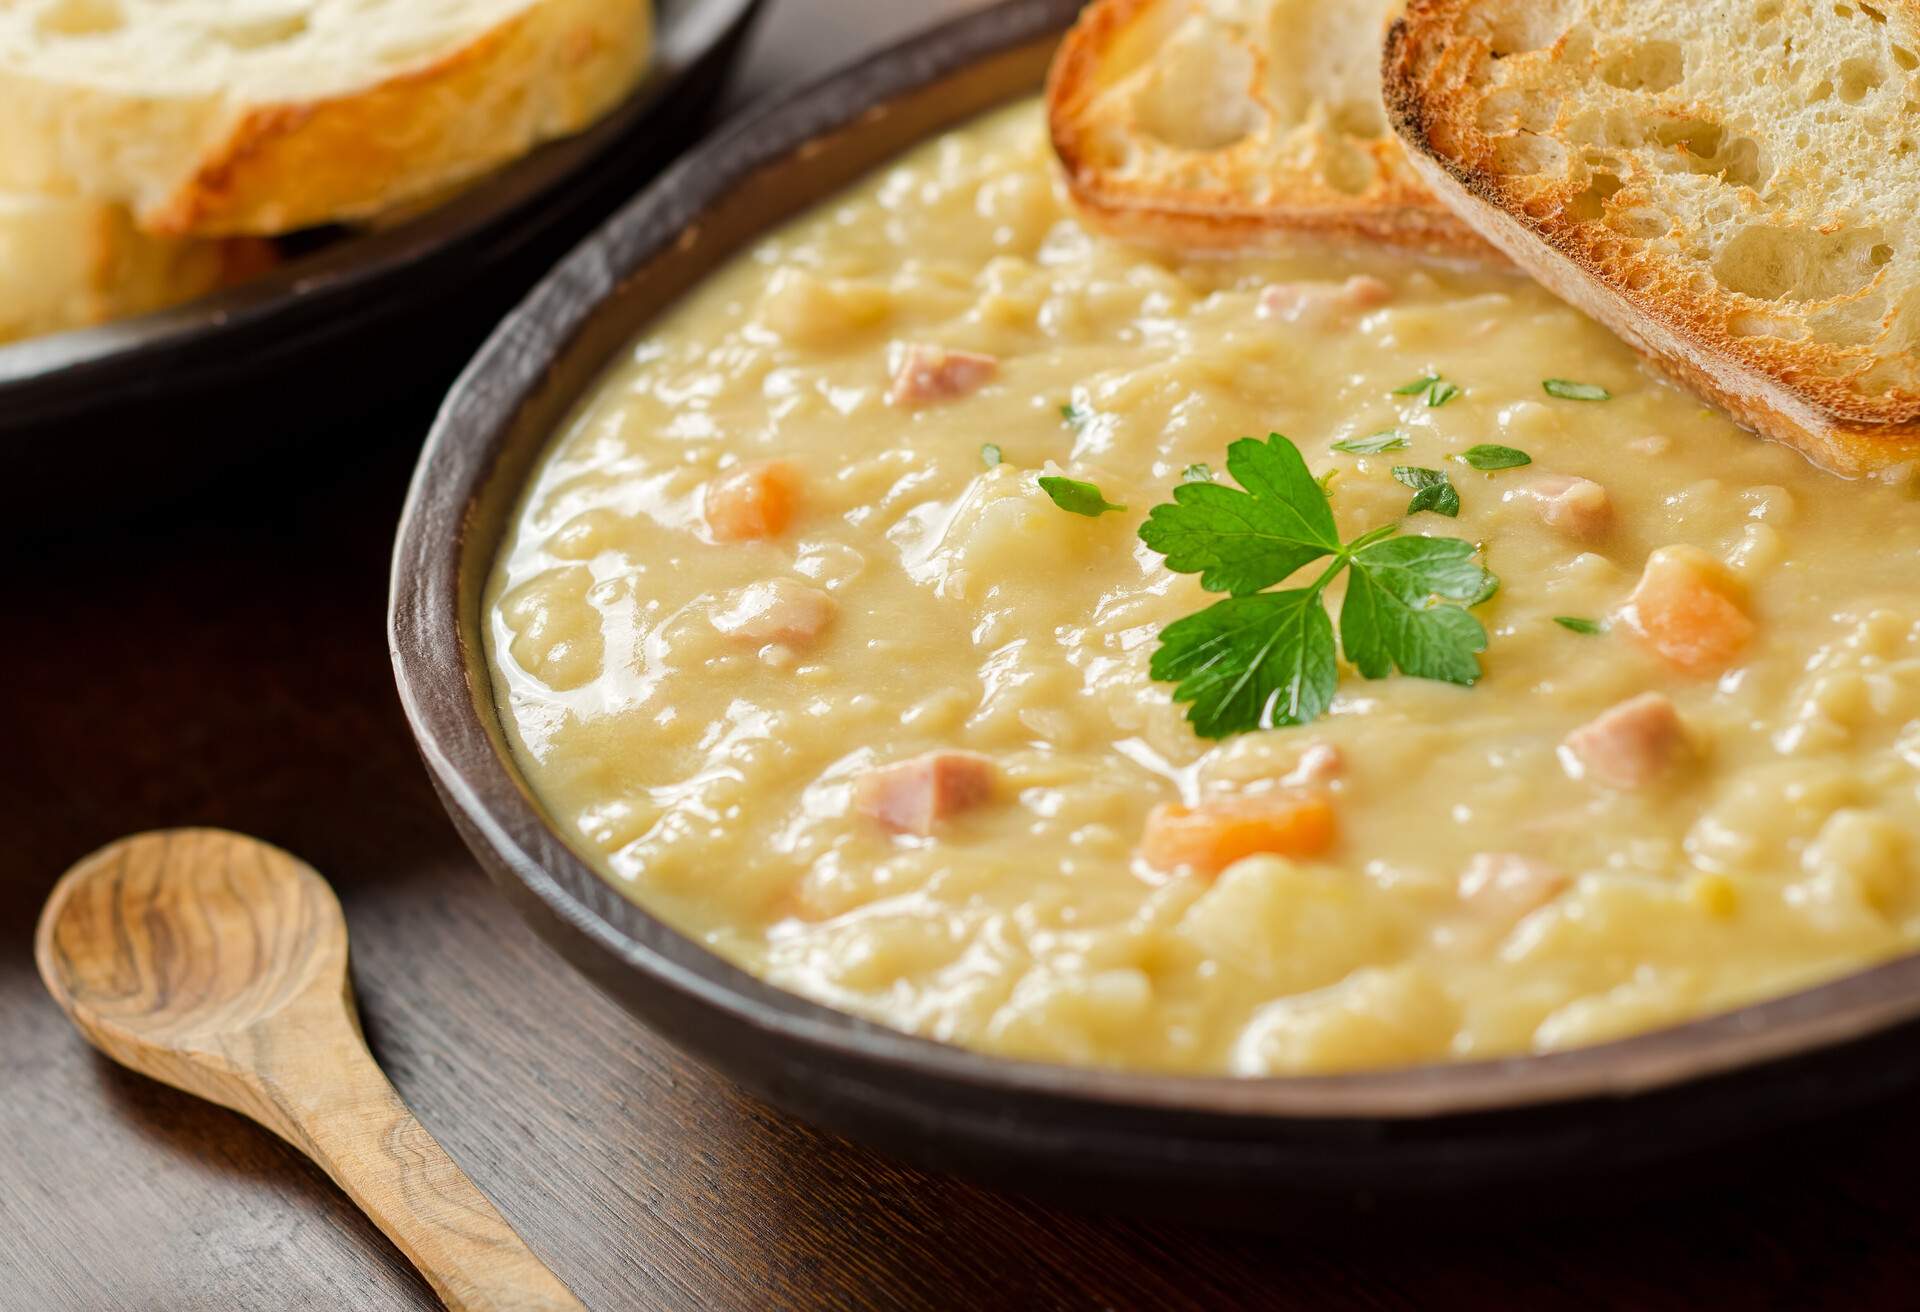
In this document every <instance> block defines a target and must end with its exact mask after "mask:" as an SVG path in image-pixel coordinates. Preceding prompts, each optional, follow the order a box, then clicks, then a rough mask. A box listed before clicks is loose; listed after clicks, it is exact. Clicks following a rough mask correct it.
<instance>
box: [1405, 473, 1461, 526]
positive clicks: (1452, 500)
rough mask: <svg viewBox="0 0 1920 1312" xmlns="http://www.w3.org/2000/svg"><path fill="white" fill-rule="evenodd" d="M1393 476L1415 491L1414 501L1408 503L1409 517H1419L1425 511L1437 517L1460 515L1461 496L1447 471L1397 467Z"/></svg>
mask: <svg viewBox="0 0 1920 1312" xmlns="http://www.w3.org/2000/svg"><path fill="white" fill-rule="evenodd" d="M1393 476H1394V477H1395V478H1396V479H1398V480H1399V481H1400V482H1402V483H1404V484H1405V485H1406V486H1408V487H1410V488H1412V489H1413V500H1412V501H1410V502H1408V503H1407V513H1408V514H1409V515H1417V514H1419V513H1420V512H1421V511H1423V510H1431V511H1432V512H1433V513H1434V514H1436V515H1446V516H1447V517H1449V518H1455V517H1457V516H1458V515H1459V514H1460V494H1459V493H1458V492H1456V491H1454V489H1453V483H1452V482H1451V481H1450V480H1449V479H1448V478H1447V475H1446V471H1445V470H1441V469H1423V468H1421V467H1420V466H1418V465H1395V466H1394V467H1393Z"/></svg>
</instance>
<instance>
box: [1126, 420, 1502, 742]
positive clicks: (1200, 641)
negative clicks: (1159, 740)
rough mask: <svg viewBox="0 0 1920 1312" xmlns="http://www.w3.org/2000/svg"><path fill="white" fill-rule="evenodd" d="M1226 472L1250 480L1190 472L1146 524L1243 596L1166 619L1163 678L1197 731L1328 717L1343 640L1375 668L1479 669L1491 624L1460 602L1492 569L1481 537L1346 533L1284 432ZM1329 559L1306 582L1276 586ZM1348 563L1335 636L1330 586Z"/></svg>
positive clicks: (1157, 656)
mask: <svg viewBox="0 0 1920 1312" xmlns="http://www.w3.org/2000/svg"><path fill="white" fill-rule="evenodd" d="M1227 472H1228V473H1230V474H1231V475H1232V476H1233V478H1234V480H1235V481H1236V482H1237V483H1239V485H1240V488H1233V487H1226V486H1222V485H1220V484H1216V483H1186V484H1182V485H1181V486H1179V487H1176V488H1175V489H1174V492H1173V502H1172V503H1171V504H1168V505H1160V506H1155V507H1154V508H1153V510H1152V512H1151V513H1150V514H1149V515H1148V516H1147V520H1146V522H1145V523H1144V524H1142V525H1141V526H1140V538H1141V540H1142V541H1143V542H1145V543H1146V544H1147V546H1149V547H1151V548H1152V549H1153V550H1155V551H1157V552H1159V553H1160V554H1161V555H1163V556H1165V557H1166V560H1167V568H1169V569H1171V570H1173V571H1175V572H1176V573H1181V574H1198V575H1199V576H1200V586H1201V587H1203V588H1205V589H1206V590H1207V591H1209V592H1225V593H1229V594H1231V595H1230V596H1229V597H1228V598H1227V599H1226V600H1224V601H1219V602H1216V603H1215V604H1214V605H1212V606H1210V607H1208V608H1207V609H1206V610H1203V611H1201V612H1199V613H1198V614H1196V615H1189V616H1188V617H1187V618H1185V619H1182V620H1176V621H1175V622H1174V623H1172V624H1169V625H1168V626H1167V627H1166V628H1165V629H1163V630H1161V633H1160V646H1159V649H1158V650H1156V651H1155V652H1154V655H1153V662H1152V666H1151V673H1152V676H1153V677H1154V678H1155V679H1157V680H1160V681H1162V682H1166V683H1172V684H1174V685H1176V686H1175V688H1174V691H1173V698H1174V700H1175V701H1176V702H1185V703H1190V706H1189V708H1188V711H1187V720H1188V722H1189V723H1191V724H1192V725H1193V728H1194V731H1195V732H1196V733H1198V734H1200V735H1201V736H1202V737H1205V738H1224V737H1227V736H1228V735H1230V734H1235V733H1244V732H1246V731H1248V730H1252V729H1266V728H1276V727H1279V726H1283V725H1291V724H1305V723H1306V722H1307V721H1309V720H1312V719H1314V718H1316V717H1318V716H1319V715H1321V714H1322V713H1323V712H1325V711H1326V709H1327V707H1328V706H1329V705H1331V704H1332V701H1333V693H1334V687H1335V684H1336V683H1337V682H1338V679H1339V668H1338V664H1337V661H1338V654H1339V652H1340V651H1344V652H1345V653H1346V657H1347V659H1348V660H1349V661H1351V662H1352V663H1353V664H1354V665H1355V666H1356V667H1357V668H1358V669H1359V671H1360V673H1361V674H1362V675H1363V676H1365V677H1366V678H1369V679H1378V678H1384V677H1386V676H1387V675H1388V674H1390V673H1392V672H1393V671H1394V670H1395V669H1398V670H1399V671H1401V672H1402V673H1404V674H1411V675H1416V676H1418V677H1421V678H1430V679H1441V680H1445V681H1446V682H1449V683H1457V684H1462V685H1471V684H1472V683H1474V682H1475V681H1476V680H1477V679H1478V678H1479V677H1480V663H1479V661H1478V660H1477V659H1476V656H1477V654H1478V653H1479V652H1482V651H1484V650H1486V645H1487V635H1486V631H1485V630H1484V629H1482V628H1481V627H1480V623H1479V621H1478V620H1476V619H1474V618H1473V617H1472V616H1471V615H1469V614H1467V612H1466V611H1465V610H1464V609H1462V606H1461V605H1460V604H1459V603H1464V602H1466V601H1468V600H1469V599H1470V598H1474V597H1478V596H1481V595H1483V594H1484V593H1485V592H1486V590H1487V586H1488V580H1489V579H1490V578H1491V575H1489V574H1488V572H1487V571H1486V570H1484V569H1482V568H1481V567H1480V566H1479V565H1476V564H1474V563H1473V561H1472V560H1471V559H1469V557H1471V556H1472V555H1473V554H1474V551H1475V547H1474V544H1472V543H1471V542H1464V541H1461V540H1459V539H1457V538H1428V537H1406V538H1395V537H1393V534H1394V533H1395V532H1397V531H1398V527H1399V526H1398V525H1392V524H1390V525H1387V526H1385V527H1383V528H1378V529H1375V530H1373V531H1372V532H1370V533H1364V534H1362V535H1361V536H1359V537H1357V538H1355V539H1354V540H1353V541H1351V542H1347V543H1344V544H1343V543H1342V542H1341V541H1340V534H1339V530H1338V528H1337V527H1336V526H1335V524H1334V520H1333V511H1332V509H1331V508H1330V507H1329V506H1328V504H1327V499H1326V497H1325V496H1323V495H1321V491H1320V489H1319V487H1318V486H1317V483H1316V480H1315V479H1314V477H1313V475H1312V473H1311V472H1309V470H1308V469H1307V463H1306V461H1305V460H1304V459H1302V458H1301V455H1300V451H1299V449H1298V448H1297V447H1295V446H1294V445H1293V443H1291V442H1289V441H1288V440H1287V439H1286V438H1284V437H1281V436H1280V435H1279V434H1278V433H1275V434H1273V435H1272V436H1270V437H1269V438H1268V439H1267V440H1266V441H1265V442H1261V441H1258V440H1256V439H1254V438H1244V439H1242V440H1241V441H1238V442H1235V443H1234V444H1233V445H1232V446H1231V447H1229V448H1228V449H1227ZM1240 489H1245V490H1244V491H1242V490H1240ZM1326 557H1332V560H1331V562H1330V563H1329V564H1328V565H1327V567H1326V568H1325V569H1324V570H1323V571H1322V572H1321V574H1320V576H1319V577H1318V578H1317V579H1315V580H1314V581H1313V582H1312V583H1311V584H1309V585H1308V586H1307V587H1304V588H1294V589H1289V590H1286V591H1281V592H1267V591H1263V589H1266V588H1269V587H1271V586H1273V585H1274V584H1276V583H1279V582H1281V581H1283V580H1285V579H1287V578H1289V577H1291V576H1292V575H1293V574H1294V573H1295V572H1297V571H1298V570H1299V569H1300V568H1301V567H1302V566H1305V565H1308V564H1311V563H1312V562H1314V561H1316V560H1321V559H1324V558H1326ZM1343 570H1344V571H1346V573H1347V597H1346V602H1345V604H1344V605H1343V606H1342V607H1341V611H1340V633H1339V641H1338V644H1337V646H1336V642H1335V638H1334V626H1333V622H1332V620H1331V619H1330V618H1329V616H1328V614H1327V609H1326V604H1325V592H1326V589H1327V586H1328V585H1329V584H1330V583H1332V582H1333V580H1334V579H1335V578H1337V577H1338V576H1339V575H1340V573H1341V572H1342V571H1343ZM1449 602H1451V603H1455V604H1451V605H1450V604H1447V603H1449Z"/></svg>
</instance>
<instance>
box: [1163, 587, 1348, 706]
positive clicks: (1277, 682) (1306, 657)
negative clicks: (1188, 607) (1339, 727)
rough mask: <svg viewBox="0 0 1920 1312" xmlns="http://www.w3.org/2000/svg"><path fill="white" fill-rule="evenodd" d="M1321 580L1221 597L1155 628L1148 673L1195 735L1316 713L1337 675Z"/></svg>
mask: <svg viewBox="0 0 1920 1312" xmlns="http://www.w3.org/2000/svg"><path fill="white" fill-rule="evenodd" d="M1320 593H1321V585H1319V584H1315V585H1314V586H1313V587H1311V588H1297V589H1294V590H1292V591H1289V592H1262V593H1259V594H1257V595H1255V596H1251V597H1229V598H1227V599H1226V600H1225V601H1220V602H1216V603H1214V604H1213V605H1211V606H1209V607H1207V609H1205V610H1203V611H1201V612H1200V613H1199V614H1197V615H1189V616H1187V618H1185V619H1183V620H1175V621H1174V622H1173V623H1172V624H1169V625H1168V626H1167V627H1166V628H1165V629H1163V630H1161V632H1160V647H1159V649H1158V650H1157V651H1155V652H1154V653H1153V661H1152V664H1151V667H1150V673H1151V674H1152V676H1153V677H1154V678H1155V679H1157V680H1159V681H1161V682H1163V683H1172V684H1174V685H1176V686H1175V687H1174V690H1173V699H1174V700H1175V701H1176V702H1190V703H1192V706H1191V708H1190V709H1189V710H1188V712H1187V720H1188V722H1189V723H1191V724H1192V725H1193V729H1194V732H1195V733H1197V734H1199V735H1200V736H1201V737H1202V738H1225V737H1227V736H1228V735H1229V734H1235V733H1244V732H1246V731H1247V730H1249V729H1274V728H1280V727H1282V726H1285V725H1292V724H1305V723H1307V722H1308V721H1309V720H1314V719H1317V718H1319V717H1320V716H1321V715H1322V714H1324V713H1325V712H1326V709H1327V707H1328V706H1330V705H1332V703H1333V690H1334V686H1335V684H1336V683H1337V682H1338V681H1339V669H1338V666H1337V665H1336V664H1335V660H1334V644H1333V622H1332V621H1331V620H1329V619H1328V618H1327V610H1326V607H1325V606H1324V605H1323V604H1321V600H1320Z"/></svg>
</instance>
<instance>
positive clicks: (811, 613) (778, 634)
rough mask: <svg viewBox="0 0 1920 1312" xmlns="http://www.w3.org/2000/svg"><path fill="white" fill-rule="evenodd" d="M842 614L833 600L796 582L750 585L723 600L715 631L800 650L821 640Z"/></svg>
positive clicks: (715, 613)
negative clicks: (823, 632)
mask: <svg viewBox="0 0 1920 1312" xmlns="http://www.w3.org/2000/svg"><path fill="white" fill-rule="evenodd" d="M837 610H839V606H838V605H836V604H835V602H834V600H833V598H832V597H829V596H828V595H827V594H826V593H824V592H822V591H820V589H818V588H811V587H808V586H807V585H806V584H804V583H796V582H795V581H794V580H792V579H767V580H765V581H764V582H761V583H749V584H748V585H747V586H746V587H744V588H737V589H735V590H734V591H732V592H729V593H728V594H727V595H726V596H725V597H723V598H721V602H720V605H719V607H718V608H716V609H715V610H714V611H713V612H712V616H711V618H712V620H713V627H714V628H716V629H718V630H719V631H720V632H721V633H724V634H726V635H727V636H728V637H729V638H739V639H741V640H742V641H744V642H750V643H753V644H754V645H755V646H762V645H764V644H766V643H769V642H777V643H780V644H782V645H784V646H788V647H800V646H804V645H806V644H807V643H810V642H812V641H813V640H814V639H815V638H817V637H819V636H820V630H822V629H824V628H826V627H827V625H828V624H830V623H831V622H832V621H833V616H834V612H835V611H837Z"/></svg>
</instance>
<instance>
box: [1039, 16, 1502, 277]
mask: <svg viewBox="0 0 1920 1312" xmlns="http://www.w3.org/2000/svg"><path fill="white" fill-rule="evenodd" d="M1397 8H1398V0H1097V3H1095V4H1092V5H1089V6H1088V7H1087V9H1086V11H1085V12H1084V13H1082V14H1081V16H1080V21H1079V22H1078V24H1076V25H1075V27H1074V28H1073V30H1072V31H1071V32H1069V33H1068V34H1067V36H1066V39H1065V41H1064V42H1063V43H1062V45H1061V46H1060V49H1059V52H1058V53H1057V54H1056V55H1055V56H1054V61H1053V70H1052V74H1051V76H1050V77H1049V79H1048V85H1047V111H1048V117H1049V120H1050V123H1051V127H1052V132H1053V144H1054V149H1055V151H1056V153H1057V154H1058V155H1059V157H1060V161H1061V163H1062V164H1063V165H1064V166H1065V170H1066V178H1067V183H1068V187H1069V189H1070V190H1071V192H1072V194H1073V197H1074V200H1075V201H1076V203H1077V204H1078V205H1079V207H1080V209H1081V210H1082V212H1083V213H1084V214H1085V215H1086V217H1087V218H1088V219H1089V220H1090V221H1092V222H1093V223H1094V224H1095V225H1096V226H1099V227H1101V228H1102V229H1104V230H1106V231H1108V232H1110V233H1112V234H1113V235H1115V236H1119V237H1121V238H1124V239H1128V240H1132V241H1138V242H1142V243H1145V244H1149V245H1158V246H1165V247H1174V248H1179V249H1183V250H1202V251H1237V250H1246V249H1249V248H1258V247H1259V246H1261V245H1262V244H1264V243H1267V242H1270V241H1272V240H1274V239H1276V238H1277V237H1279V236H1282V235H1284V234H1288V233H1295V232H1299V231H1303V230H1304V231H1312V232H1320V233H1330V234H1352V235H1359V236H1363V237H1367V238H1371V239H1374V240H1378V241H1388V242H1394V243H1397V244H1400V245H1405V246H1415V247H1429V248H1446V249H1456V250H1462V251H1469V252H1472V253H1475V254H1479V255H1485V256H1492V254H1493V252H1491V251H1490V250H1488V249H1487V247H1486V246H1485V245H1484V244H1482V243H1481V242H1480V240H1479V239H1478V238H1477V237H1475V236H1474V234H1473V231H1472V230H1471V229H1470V228H1469V227H1468V226H1467V225H1466V224H1465V223H1462V222H1461V221H1460V220H1459V219H1458V218H1456V217H1455V216H1454V215H1453V213H1452V212H1451V211H1449V210H1448V209H1447V208H1446V207H1445V206H1444V205H1442V204H1440V202H1439V201H1437V200H1436V199H1435V198H1434V197H1433V195H1432V194H1431V193H1429V192H1428V191H1427V189H1426V188H1425V187H1424V186H1423V185H1422V184H1421V183H1420V181H1419V179H1418V178H1417V176H1416V175H1415V174H1414V173H1413V170H1412V169H1411V167H1410V166H1409V165H1408V163H1407V161H1406V158H1405V155H1404V153H1403V152H1402V151H1401V149H1400V146H1399V143H1398V142H1396V141H1395V140H1394V139H1393V137H1392V135H1391V134H1390V133H1389V132H1388V130H1387V124H1386V118H1385V116H1384V114H1383V112H1382V110H1381V106H1380V84H1379V64H1380V58H1379V50H1380V38H1381V35H1382V33H1383V32H1384V30H1385V26H1386V21H1387V18H1388V15H1389V14H1390V13H1391V12H1392V11H1394V10H1395V9H1397Z"/></svg>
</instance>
